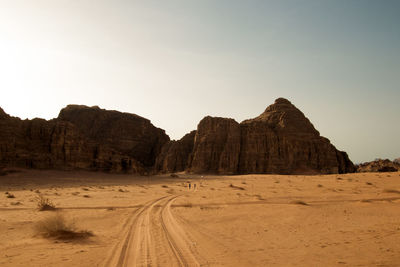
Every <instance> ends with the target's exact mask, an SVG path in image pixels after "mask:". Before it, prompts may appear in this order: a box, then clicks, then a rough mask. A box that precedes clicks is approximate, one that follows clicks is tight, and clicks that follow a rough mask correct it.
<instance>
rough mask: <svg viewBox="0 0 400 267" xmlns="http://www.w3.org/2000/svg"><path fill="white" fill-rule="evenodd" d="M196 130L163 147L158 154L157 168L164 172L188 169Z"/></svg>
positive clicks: (158, 170)
mask: <svg viewBox="0 0 400 267" xmlns="http://www.w3.org/2000/svg"><path fill="white" fill-rule="evenodd" d="M195 135H196V131H192V132H190V133H188V134H186V135H185V136H184V137H183V138H182V139H181V140H178V141H170V142H168V143H167V144H165V145H164V146H163V147H162V150H161V153H160V154H159V155H158V157H157V160H156V164H155V170H156V171H157V172H163V173H173V172H181V171H184V170H186V168H187V167H188V164H189V157H190V154H191V153H192V150H193V144H194V138H195Z"/></svg>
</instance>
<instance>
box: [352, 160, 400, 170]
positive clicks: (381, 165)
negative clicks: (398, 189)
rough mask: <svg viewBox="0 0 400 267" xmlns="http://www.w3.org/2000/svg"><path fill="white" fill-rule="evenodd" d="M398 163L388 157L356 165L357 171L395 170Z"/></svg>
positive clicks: (398, 166) (399, 167)
mask: <svg viewBox="0 0 400 267" xmlns="http://www.w3.org/2000/svg"><path fill="white" fill-rule="evenodd" d="M399 170H400V164H399V163H397V162H395V161H390V160H389V159H377V160H374V161H371V162H365V163H361V164H359V165H357V172H397V171H399Z"/></svg>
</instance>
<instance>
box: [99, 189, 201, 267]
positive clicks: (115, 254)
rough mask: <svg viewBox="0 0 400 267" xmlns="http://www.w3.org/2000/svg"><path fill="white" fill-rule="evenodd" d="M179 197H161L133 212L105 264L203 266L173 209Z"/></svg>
mask: <svg viewBox="0 0 400 267" xmlns="http://www.w3.org/2000/svg"><path fill="white" fill-rule="evenodd" d="M177 197H179V196H165V197H161V198H158V199H155V200H152V201H150V202H148V203H147V204H145V205H144V206H143V207H141V208H139V209H137V210H136V211H134V212H133V214H132V216H131V217H130V218H128V220H127V221H126V223H125V224H124V226H123V230H122V233H121V238H120V239H119V240H120V242H119V243H117V244H116V245H115V246H114V248H113V249H112V251H111V253H110V255H109V256H108V258H107V260H106V261H105V264H104V266H200V264H199V262H198V260H197V258H199V256H198V255H197V251H196V248H195V243H194V242H193V241H192V240H191V239H190V238H189V236H188V234H187V233H186V232H185V230H184V229H183V228H182V227H181V225H180V224H179V223H178V221H177V220H176V219H175V217H174V215H173V213H172V212H171V204H172V203H173V201H174V200H175V199H176V198H177Z"/></svg>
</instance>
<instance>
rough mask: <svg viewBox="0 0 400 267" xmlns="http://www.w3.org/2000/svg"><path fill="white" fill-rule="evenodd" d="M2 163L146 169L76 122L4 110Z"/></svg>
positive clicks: (1, 118)
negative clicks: (96, 139) (22, 115)
mask: <svg viewBox="0 0 400 267" xmlns="http://www.w3.org/2000/svg"><path fill="white" fill-rule="evenodd" d="M0 166H1V167H20V168H37V169H64V170H69V169H83V170H95V171H108V172H134V173H142V172H144V169H143V167H142V165H141V164H140V163H139V162H137V161H135V160H134V159H132V158H130V157H128V156H126V155H123V154H121V153H119V152H117V151H115V150H113V149H110V148H108V147H107V146H103V145H100V144H98V143H96V142H93V141H92V140H89V139H87V138H86V137H85V136H83V135H82V134H81V133H80V131H79V129H78V128H77V127H76V126H74V125H73V124H72V123H69V122H65V121H59V120H51V121H46V120H43V119H33V120H20V119H18V118H14V117H10V116H8V115H7V114H5V113H4V112H0Z"/></svg>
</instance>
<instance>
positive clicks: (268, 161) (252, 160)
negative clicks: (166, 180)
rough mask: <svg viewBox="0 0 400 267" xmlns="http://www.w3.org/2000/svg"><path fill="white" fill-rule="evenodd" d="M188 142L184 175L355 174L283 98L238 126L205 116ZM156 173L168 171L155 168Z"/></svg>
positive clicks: (339, 153) (342, 155) (343, 155)
mask: <svg viewBox="0 0 400 267" xmlns="http://www.w3.org/2000/svg"><path fill="white" fill-rule="evenodd" d="M193 142H194V144H193V151H192V152H191V153H190V154H188V153H187V154H188V155H189V158H188V161H187V162H188V165H187V168H186V170H187V171H190V172H195V173H219V174H239V173H241V174H248V173H278V174H319V173H323V174H327V173H347V172H354V170H355V169H354V165H353V163H352V162H351V161H350V159H349V158H348V156H347V154H346V153H345V152H342V151H338V150H337V149H336V148H335V147H334V146H333V145H332V144H331V143H330V142H329V140H328V139H327V138H324V137H322V136H320V134H319V132H318V131H317V130H316V129H315V128H314V126H313V125H312V123H311V122H310V121H309V120H308V119H307V118H306V117H305V116H304V114H303V113H302V112H301V111H300V110H299V109H297V108H296V107H295V106H294V105H293V104H292V103H290V102H289V101H288V100H286V99H283V98H279V99H277V100H276V101H275V103H274V104H273V105H271V106H269V107H268V108H267V109H266V110H265V111H264V112H263V113H262V114H261V115H260V116H258V117H256V118H254V119H250V120H245V121H243V122H242V123H240V124H239V123H237V122H236V121H234V120H233V119H226V118H217V117H206V118H204V119H203V120H202V121H200V123H199V125H198V127H197V131H196V135H195V138H194V140H193ZM187 147H189V146H187ZM164 152H165V155H163V158H167V157H168V158H169V159H170V160H169V162H168V164H170V165H171V166H174V162H173V160H174V158H175V156H174V152H173V151H171V152H169V151H168V150H167V149H166V150H165V151H164ZM169 153H170V154H169ZM158 169H159V170H162V171H167V172H168V171H169V169H168V168H165V167H162V166H161V165H159V166H158Z"/></svg>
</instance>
